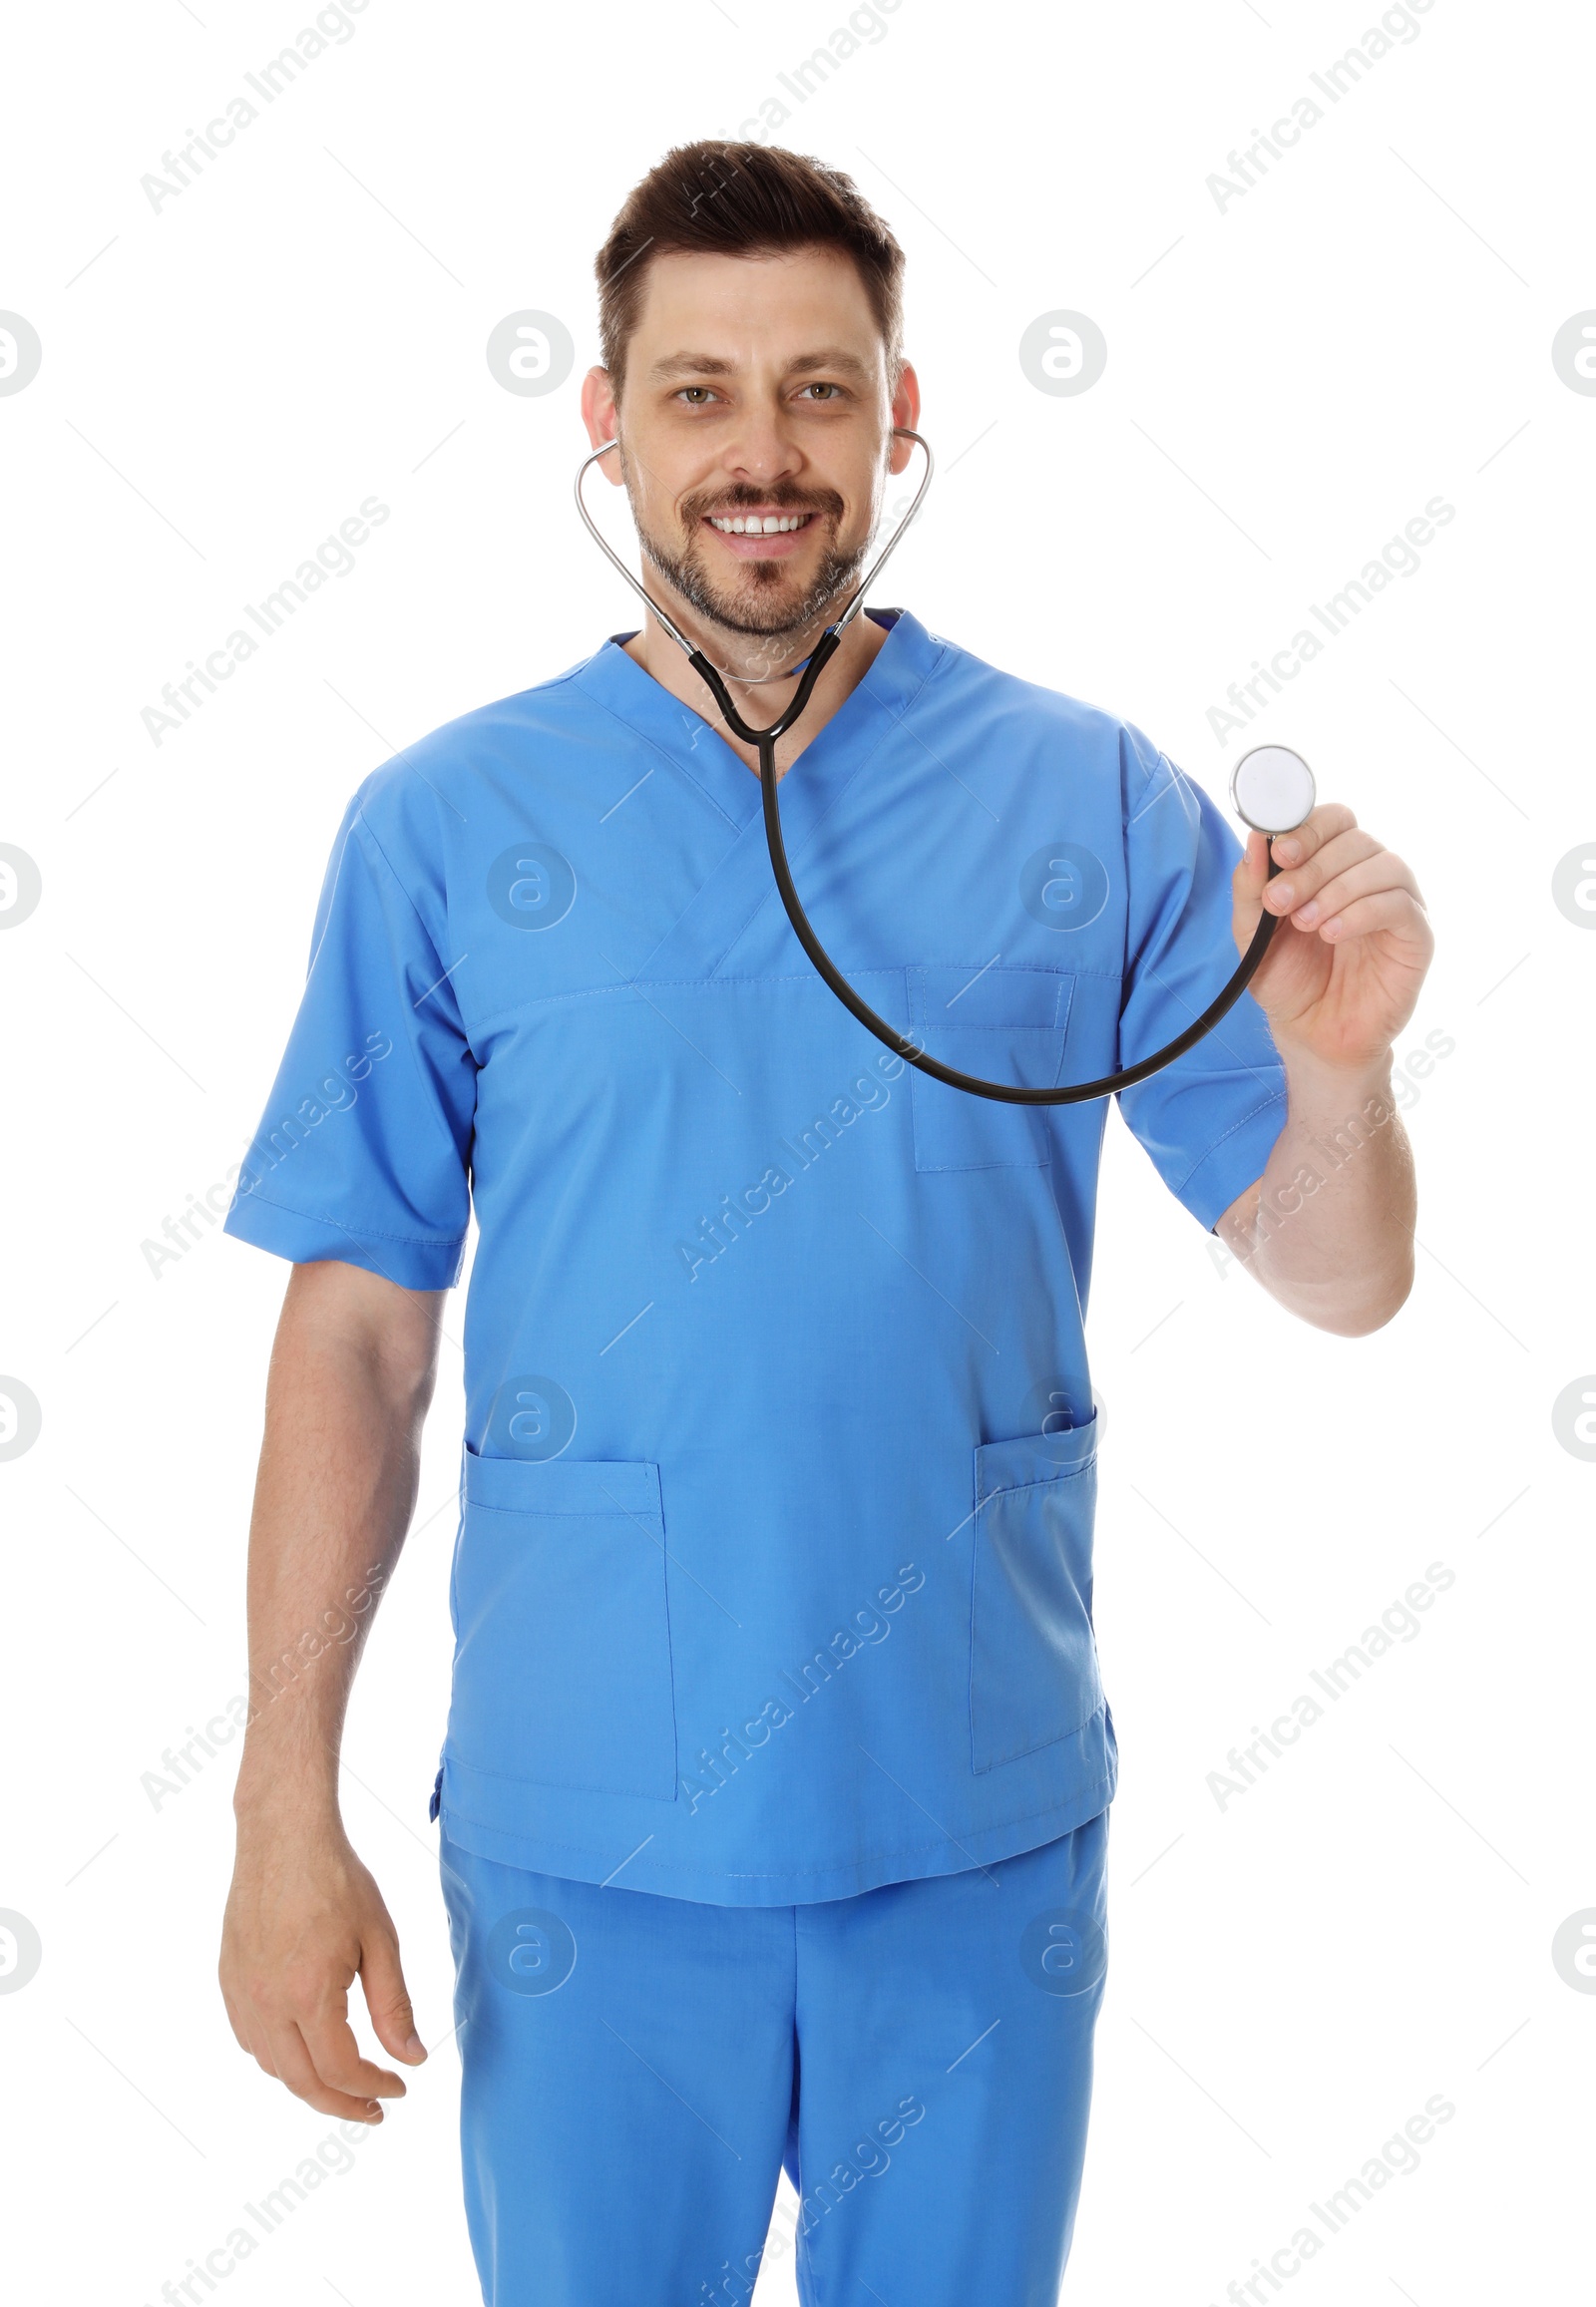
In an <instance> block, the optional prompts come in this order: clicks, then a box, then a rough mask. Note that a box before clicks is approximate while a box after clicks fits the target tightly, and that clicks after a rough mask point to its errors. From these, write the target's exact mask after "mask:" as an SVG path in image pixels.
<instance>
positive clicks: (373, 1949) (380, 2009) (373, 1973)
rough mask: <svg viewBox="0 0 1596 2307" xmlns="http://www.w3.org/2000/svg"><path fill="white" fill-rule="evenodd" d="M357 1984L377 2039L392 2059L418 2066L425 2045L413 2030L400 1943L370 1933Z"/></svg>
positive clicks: (362, 1955)
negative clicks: (359, 1985) (362, 1994)
mask: <svg viewBox="0 0 1596 2307" xmlns="http://www.w3.org/2000/svg"><path fill="white" fill-rule="evenodd" d="M360 1984H361V1987H362V1989H363V1990H364V1992H365V1998H366V2009H367V2010H368V2011H369V2012H370V2013H371V2024H372V2026H373V2027H374V2028H375V2030H376V2035H377V2041H378V2042H379V2043H380V2044H381V2045H382V2047H383V2049H384V2050H385V2051H386V2052H388V2053H389V2054H390V2056H391V2057H393V2058H395V2059H403V2060H405V2061H406V2062H407V2063H408V2064H409V2065H410V2066H412V2067H418V2066H419V2065H420V2064H421V2062H422V2060H423V2059H425V2058H426V2056H427V2046H426V2045H425V2043H423V2042H422V2040H421V2037H420V2035H419V2034H418V2033H417V2032H416V2015H415V2012H414V2010H413V2009H412V2007H411V2002H410V1993H409V1990H408V1988H407V1987H406V1985H405V1975H404V1972H403V1970H402V1969H401V1967H400V1963H399V1942H398V1940H397V1939H396V1938H392V1937H390V1936H389V1935H388V1934H387V1933H386V1932H382V1933H378V1934H373V1936H372V1937H370V1938H368V1939H367V1940H366V1941H365V1943H364V1945H363V1946H362V1948H361V1950H360Z"/></svg>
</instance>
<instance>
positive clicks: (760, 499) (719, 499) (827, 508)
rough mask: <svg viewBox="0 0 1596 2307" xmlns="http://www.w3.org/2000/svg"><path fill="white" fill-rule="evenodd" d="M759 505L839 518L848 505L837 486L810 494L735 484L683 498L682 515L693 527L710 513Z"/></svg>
mask: <svg viewBox="0 0 1596 2307" xmlns="http://www.w3.org/2000/svg"><path fill="white" fill-rule="evenodd" d="M754 506H757V507H758V508H759V509H760V510H761V511H762V512H763V511H766V510H768V509H769V508H770V507H771V506H774V507H775V509H776V510H777V512H779V513H819V514H829V515H830V517H831V519H832V520H833V521H840V520H841V519H842V516H843V513H844V512H845V511H846V507H845V506H844V504H843V501H842V499H841V497H839V496H838V494H837V492H836V490H835V489H815V490H811V491H810V492H809V494H808V495H807V496H805V495H800V493H799V492H798V491H797V490H794V489H766V490H763V491H761V490H758V489H751V488H743V487H736V488H732V489H713V490H711V489H705V490H701V491H699V492H697V493H696V494H695V495H693V496H690V497H684V498H683V499H682V501H681V518H682V521H683V523H684V524H685V525H686V526H687V527H688V528H692V527H694V526H695V525H696V524H697V523H698V522H699V521H701V520H702V519H703V518H704V516H705V514H708V513H743V512H747V511H748V510H750V509H751V508H752V507H754Z"/></svg>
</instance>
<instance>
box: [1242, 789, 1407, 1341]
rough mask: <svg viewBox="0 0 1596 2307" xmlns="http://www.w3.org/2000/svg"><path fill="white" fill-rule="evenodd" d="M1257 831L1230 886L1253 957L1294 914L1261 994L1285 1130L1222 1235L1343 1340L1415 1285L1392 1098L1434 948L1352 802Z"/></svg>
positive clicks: (1266, 966) (1403, 883) (1284, 1295)
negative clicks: (1254, 946)
mask: <svg viewBox="0 0 1596 2307" xmlns="http://www.w3.org/2000/svg"><path fill="white" fill-rule="evenodd" d="M1272 846H1273V854H1274V856H1275V858H1276V860H1277V862H1278V863H1279V864H1280V866H1281V867H1282V868H1283V870H1282V872H1281V873H1280V875H1279V876H1278V878H1277V879H1275V880H1274V881H1269V882H1268V883H1267V887H1266V876H1267V872H1268V860H1269V850H1270V845H1268V844H1266V842H1265V839H1264V836H1263V835H1262V834H1261V833H1254V834H1252V835H1251V836H1250V837H1249V839H1248V843H1247V850H1246V854H1245V856H1244V857H1243V859H1242V862H1241V864H1240V865H1239V866H1238V867H1237V868H1236V873H1235V878H1234V881H1233V884H1232V896H1233V901H1234V928H1235V933H1236V938H1237V943H1238V946H1239V947H1240V948H1242V949H1243V950H1244V949H1245V947H1246V944H1247V942H1248V941H1249V940H1250V939H1251V937H1252V934H1253V930H1254V928H1255V927H1256V925H1257V922H1258V917H1259V913H1260V911H1261V910H1262V909H1264V908H1267V909H1268V911H1269V912H1271V913H1273V914H1276V915H1278V916H1279V917H1280V919H1281V926H1280V928H1279V930H1277V932H1276V933H1275V938H1274V942H1273V944H1272V945H1271V947H1270V949H1269V952H1268V953H1267V954H1266V955H1265V957H1264V960H1263V962H1262V964H1261V966H1260V967H1259V970H1258V973H1257V975H1256V976H1255V977H1254V979H1253V991H1254V994H1255V996H1256V998H1257V999H1258V1000H1259V1001H1260V1002H1261V1003H1262V1005H1263V1007H1264V1010H1265V1012H1266V1014H1267V1016H1268V1018H1269V1025H1270V1031H1271V1033H1272V1034H1273V1036H1274V1039H1275V1044H1276V1047H1277V1048H1278V1049H1279V1051H1280V1056H1281V1062H1282V1063H1283V1065H1284V1066H1285V1070H1286V1123H1285V1127H1284V1128H1283V1129H1282V1131H1281V1133H1280V1136H1279V1138H1278V1139H1277V1140H1276V1143H1275V1148H1274V1151H1273V1152H1272V1153H1271V1155H1270V1157H1269V1160H1268V1163H1267V1164H1266V1165H1265V1169H1264V1174H1263V1176H1262V1177H1261V1178H1260V1179H1259V1180H1258V1181H1257V1183H1256V1184H1254V1185H1252V1186H1250V1187H1249V1188H1248V1190H1247V1191H1246V1193H1244V1194H1242V1195H1241V1196H1240V1197H1239V1198H1238V1199H1237V1200H1236V1201H1234V1202H1233V1203H1232V1204H1231V1206H1230V1208H1229V1209H1228V1210H1227V1211H1226V1212H1225V1214H1224V1216H1223V1217H1222V1218H1221V1219H1220V1221H1219V1224H1218V1226H1217V1228H1216V1229H1215V1230H1216V1231H1217V1233H1218V1234H1219V1237H1220V1239H1221V1240H1222V1241H1223V1242H1225V1243H1226V1244H1227V1245H1228V1247H1229V1248H1230V1249H1232V1250H1234V1252H1235V1253H1236V1255H1237V1257H1238V1258H1240V1259H1242V1260H1243V1261H1244V1263H1245V1264H1246V1265H1247V1266H1248V1267H1249V1268H1250V1270H1251V1271H1252V1273H1253V1274H1254V1275H1255V1277H1256V1278H1257V1280H1258V1281H1260V1282H1261V1283H1262V1284H1263V1286H1264V1288H1265V1289H1266V1290H1267V1291H1268V1292H1269V1293H1270V1295H1271V1296H1272V1297H1273V1298H1276V1299H1278V1300H1279V1302H1280V1304H1281V1305H1282V1306H1284V1307H1286V1308H1287V1309H1288V1310H1289V1311H1290V1312H1291V1313H1293V1314H1298V1315H1301V1317H1302V1319H1303V1320H1304V1321H1305V1322H1311V1323H1313V1324H1314V1325H1315V1327H1316V1328H1317V1329H1320V1330H1331V1331H1335V1332H1338V1333H1339V1334H1340V1335H1341V1336H1342V1337H1344V1338H1357V1337H1361V1336H1362V1335H1363V1334H1364V1333H1365V1332H1367V1331H1371V1330H1378V1329H1380V1328H1381V1327H1382V1326H1383V1324H1385V1323H1387V1322H1389V1321H1390V1320H1391V1318H1392V1316H1393V1315H1394V1314H1395V1313H1396V1312H1397V1309H1398V1308H1399V1307H1400V1306H1401V1304H1402V1302H1403V1301H1404V1299H1405V1298H1406V1296H1407V1293H1408V1291H1409V1290H1410V1289H1411V1288H1412V1281H1413V1227H1414V1224H1415V1222H1416V1217H1417V1191H1416V1187H1415V1184H1414V1177H1413V1156H1412V1148H1411V1147H1410V1146H1409V1144H1408V1142H1407V1133H1406V1131H1405V1130H1404V1129H1403V1128H1402V1125H1401V1121H1400V1118H1399V1117H1398V1115H1397V1105H1396V1101H1395V1099H1394V1097H1393V1095H1392V1081H1391V1057H1392V1043H1393V1041H1394V1039H1395V1038H1396V1036H1397V1033H1398V1032H1399V1031H1400V1030H1401V1028H1402V1026H1403V1025H1405V1024H1406V1022H1407V1020H1408V1018H1409V1017H1410V1016H1411V1015H1412V1013H1413V1006H1414V1003H1415V1002H1416V1001H1417V999H1418V992H1419V987H1420V986H1421V985H1422V983H1423V980H1424V974H1425V971H1426V970H1427V969H1428V967H1429V962H1430V957H1431V955H1432V954H1433V952H1434V939H1433V938H1432V936H1431V935H1430V929H1429V923H1428V921H1427V919H1426V918H1425V913H1424V905H1423V900H1422V899H1421V898H1420V896H1419V894H1418V885H1417V883H1416V882H1415V881H1414V879H1413V876H1412V873H1411V871H1410V870H1409V868H1408V867H1407V866H1406V865H1404V864H1403V863H1402V860H1401V859H1400V858H1399V857H1397V856H1394V854H1393V853H1392V852H1391V851H1390V850H1389V849H1387V848H1385V847H1384V845H1383V844H1382V843H1381V842H1379V841H1377V840H1376V839H1375V837H1374V835H1373V834H1371V833H1368V832H1366V831H1365V830H1364V828H1363V827H1362V826H1360V825H1359V823H1358V821H1357V819H1356V818H1355V817H1354V816H1353V813H1352V811H1351V810H1350V809H1348V808H1346V807H1345V806H1344V805H1343V804H1342V803H1340V802H1330V803H1326V804H1323V805H1322V806H1321V807H1319V808H1318V809H1316V810H1315V811H1314V812H1313V815H1312V816H1311V817H1310V818H1309V819H1308V820H1307V822H1306V824H1304V825H1301V826H1299V827H1298V828H1297V830H1296V832H1294V833H1287V834H1280V835H1277V836H1276V837H1275V839H1274V842H1273V845H1272Z"/></svg>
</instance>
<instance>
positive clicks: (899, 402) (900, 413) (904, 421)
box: [594, 361, 920, 473]
mask: <svg viewBox="0 0 1596 2307" xmlns="http://www.w3.org/2000/svg"><path fill="white" fill-rule="evenodd" d="M892 421H893V423H894V424H895V425H907V426H908V427H909V430H910V431H911V432H918V431H919V429H920V379H919V377H918V376H916V374H915V372H914V370H913V368H912V367H911V366H910V364H909V363H908V361H905V362H904V365H903V373H902V374H901V375H900V377H899V379H898V390H897V391H896V392H895V393H894V394H893V396H892ZM594 445H595V447H597V446H598V443H597V442H596V443H595V444H594ZM914 454H915V444H914V442H913V441H894V443H893V445H892V454H891V456H890V458H889V460H888V465H887V470H888V471H889V472H890V473H901V472H903V471H904V470H905V468H906V467H907V465H908V463H909V460H910V458H911V457H913V456H914Z"/></svg>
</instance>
